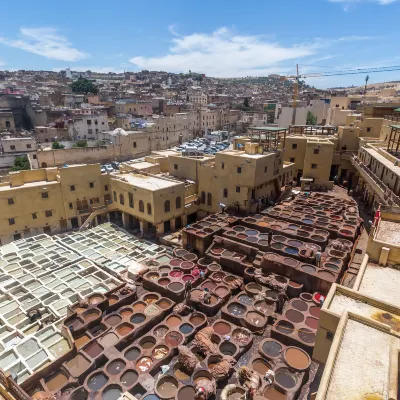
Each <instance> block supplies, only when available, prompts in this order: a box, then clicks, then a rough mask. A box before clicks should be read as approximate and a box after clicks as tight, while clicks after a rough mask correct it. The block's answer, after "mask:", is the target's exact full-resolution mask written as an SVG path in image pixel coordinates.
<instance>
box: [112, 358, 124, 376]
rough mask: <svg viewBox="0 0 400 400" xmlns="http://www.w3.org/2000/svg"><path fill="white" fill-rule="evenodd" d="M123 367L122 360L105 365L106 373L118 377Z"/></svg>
mask: <svg viewBox="0 0 400 400" xmlns="http://www.w3.org/2000/svg"><path fill="white" fill-rule="evenodd" d="M125 366H126V364H125V362H124V361H123V360H113V361H111V362H110V364H108V365H107V372H108V373H109V374H110V375H119V374H120V373H121V372H122V371H123V370H124V369H125Z"/></svg>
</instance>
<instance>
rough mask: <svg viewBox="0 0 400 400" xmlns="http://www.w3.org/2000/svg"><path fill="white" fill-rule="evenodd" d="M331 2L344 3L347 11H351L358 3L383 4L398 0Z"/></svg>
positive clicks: (333, 0) (345, 0)
mask: <svg viewBox="0 0 400 400" xmlns="http://www.w3.org/2000/svg"><path fill="white" fill-rule="evenodd" d="M328 1H329V2H330V3H342V4H343V10H344V11H345V12H349V11H351V10H352V9H353V8H354V6H355V4H358V3H377V4H380V5H381V6H387V5H388V4H392V3H395V2H396V1H397V0H328Z"/></svg>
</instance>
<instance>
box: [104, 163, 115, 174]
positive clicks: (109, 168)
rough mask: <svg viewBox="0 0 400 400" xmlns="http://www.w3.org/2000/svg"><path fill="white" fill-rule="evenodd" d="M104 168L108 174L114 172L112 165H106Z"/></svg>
mask: <svg viewBox="0 0 400 400" xmlns="http://www.w3.org/2000/svg"><path fill="white" fill-rule="evenodd" d="M104 167H105V169H106V171H107V172H108V173H110V172H113V171H114V168H113V167H112V166H111V164H106V165H105V166H104Z"/></svg>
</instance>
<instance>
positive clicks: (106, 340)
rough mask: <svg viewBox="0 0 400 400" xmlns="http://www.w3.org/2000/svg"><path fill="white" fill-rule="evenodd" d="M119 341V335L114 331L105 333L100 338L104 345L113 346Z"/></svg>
mask: <svg viewBox="0 0 400 400" xmlns="http://www.w3.org/2000/svg"><path fill="white" fill-rule="evenodd" d="M117 342H118V336H117V335H116V334H115V333H113V332H110V333H107V334H106V335H104V336H103V337H102V338H101V339H100V343H101V344H102V345H103V346H104V347H111V346H113V345H114V344H115V343H117Z"/></svg>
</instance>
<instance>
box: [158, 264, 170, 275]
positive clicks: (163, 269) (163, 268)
mask: <svg viewBox="0 0 400 400" xmlns="http://www.w3.org/2000/svg"><path fill="white" fill-rule="evenodd" d="M158 270H159V271H160V272H161V273H162V274H165V273H168V272H169V271H171V268H170V267H168V266H166V265H164V266H162V267H160V268H159V269H158Z"/></svg>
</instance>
